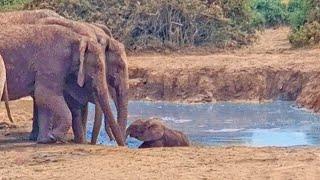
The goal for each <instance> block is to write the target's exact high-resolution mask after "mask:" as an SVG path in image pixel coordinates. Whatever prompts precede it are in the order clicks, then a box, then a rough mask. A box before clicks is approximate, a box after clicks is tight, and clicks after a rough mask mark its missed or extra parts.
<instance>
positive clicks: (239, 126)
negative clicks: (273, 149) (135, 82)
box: [88, 101, 320, 147]
mask: <svg viewBox="0 0 320 180" xmlns="http://www.w3.org/2000/svg"><path fill="white" fill-rule="evenodd" d="M93 116H94V106H93V105H91V106H90V110H89V119H91V121H90V120H89V122H88V139H89V138H91V131H92V119H93ZM150 117H160V118H162V119H163V120H164V121H165V123H166V124H167V125H168V126H169V127H171V128H173V129H177V130H180V131H183V132H184V133H185V134H186V135H187V136H188V137H189V139H190V140H191V142H192V143H194V144H199V145H207V146H230V145H245V146H255V147H261V146H279V147H283V146H299V145H310V146H319V145H320V116H319V115H315V114H313V113H309V112H306V111H303V110H300V109H297V108H295V107H294V103H293V102H284V101H276V102H272V103H267V104H239V103H218V104H192V105H186V104H174V103H159V102H143V101H132V102H130V103H129V123H131V122H132V120H135V119H138V118H150ZM127 142H128V145H129V147H138V146H139V145H140V144H141V142H140V141H138V140H135V139H133V138H129V139H128V140H127ZM99 143H101V144H106V145H114V142H110V141H109V140H108V138H107V137H106V133H105V132H104V130H103V129H102V130H101V132H100V136H99Z"/></svg>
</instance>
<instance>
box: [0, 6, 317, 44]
mask: <svg viewBox="0 0 320 180" xmlns="http://www.w3.org/2000/svg"><path fill="white" fill-rule="evenodd" d="M40 8H49V9H53V10H55V11H56V12H58V13H59V14H61V15H62V16H65V17H68V18H71V19H75V20H83V21H89V22H102V23H104V24H106V25H108V26H109V27H110V28H111V29H112V31H113V34H114V36H115V37H116V38H118V39H120V40H122V41H123V42H124V43H125V44H126V46H127V47H128V49H131V50H145V49H154V50H162V49H165V48H171V49H176V48H180V47H186V46H204V45H205V46H212V47H222V48H224V47H239V46H241V45H247V44H249V43H251V42H253V41H254V40H255V32H256V30H257V29H260V30H261V29H263V28H266V27H273V26H280V25H290V27H291V28H292V33H291V34H290V36H289V40H290V42H291V43H292V44H293V45H295V46H304V45H308V44H316V43H319V41H320V1H319V0H289V1H283V0H2V1H1V2H0V10H1V9H2V10H7V9H9V10H11V9H40Z"/></svg>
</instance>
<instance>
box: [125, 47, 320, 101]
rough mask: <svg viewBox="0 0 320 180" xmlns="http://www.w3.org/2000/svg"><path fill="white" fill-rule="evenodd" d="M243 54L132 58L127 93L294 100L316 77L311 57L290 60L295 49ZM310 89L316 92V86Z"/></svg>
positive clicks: (145, 96) (167, 98)
mask: <svg viewBox="0 0 320 180" xmlns="http://www.w3.org/2000/svg"><path fill="white" fill-rule="evenodd" d="M310 51H311V50H310ZM309 53H310V52H309ZM248 56H249V57H247V58H243V57H242V56H241V55H237V54H230V55H222V54H221V55H220V54H217V55H210V56H191V57H190V56H188V57H174V56H171V57H161V56H160V57H132V58H130V62H129V64H130V68H129V69H130V70H129V72H130V97H131V99H136V100H137V99H149V100H165V101H182V102H216V101H236V100H240V101H241V100H245V101H265V100H275V99H280V100H288V101H294V100H296V99H297V98H298V97H299V99H302V98H303V97H306V95H308V94H310V93H306V92H305V91H306V90H304V89H305V88H306V87H307V86H309V85H310V82H314V81H315V80H316V79H320V78H318V77H319V76H318V75H319V74H320V68H319V70H318V69H316V68H315V66H317V65H316V64H315V63H316V62H315V61H317V60H316V58H314V57H310V58H309V60H310V61H309V62H308V59H305V58H303V59H301V60H298V61H296V60H297V59H296V58H295V57H296V56H298V55H297V54H296V53H293V54H283V55H278V54H276V55H274V54H269V56H268V57H265V56H262V55H256V57H254V56H255V54H251V55H248ZM250 56H251V57H250ZM315 57H316V55H315ZM299 61H301V62H303V63H301V62H299ZM316 89H319V92H320V86H319V87H318V88H316ZM312 90H313V91H317V90H315V89H314V88H312ZM301 92H305V93H301ZM301 95H302V96H303V97H300V96H301ZM306 98H308V97H306ZM310 98H313V97H310ZM307 101H308V100H306V101H305V102H307ZM299 102H304V101H299ZM301 104H303V103H301Z"/></svg>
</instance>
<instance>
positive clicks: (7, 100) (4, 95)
mask: <svg viewBox="0 0 320 180" xmlns="http://www.w3.org/2000/svg"><path fill="white" fill-rule="evenodd" d="M3 97H4V101H5V106H6V110H7V115H8V118H9V120H10V122H12V123H14V122H13V118H12V115H11V110H10V106H9V94H8V85H7V82H5V84H4V90H3Z"/></svg>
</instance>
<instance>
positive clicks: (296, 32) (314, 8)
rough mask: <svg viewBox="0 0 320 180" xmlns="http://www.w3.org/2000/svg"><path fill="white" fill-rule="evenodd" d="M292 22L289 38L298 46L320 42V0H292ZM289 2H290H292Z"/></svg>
mask: <svg viewBox="0 0 320 180" xmlns="http://www.w3.org/2000/svg"><path fill="white" fill-rule="evenodd" d="M290 3H292V5H291V6H289V7H292V10H290V9H289V11H291V12H292V13H294V15H292V16H291V18H292V19H290V24H291V28H292V33H291V34H290V35H289V40H290V42H291V43H292V45H294V46H296V47H301V46H306V45H315V44H319V43H320V1H319V0H305V1H303V2H300V1H298V0H292V1H291V2H290ZM290 3H289V4H290Z"/></svg>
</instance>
